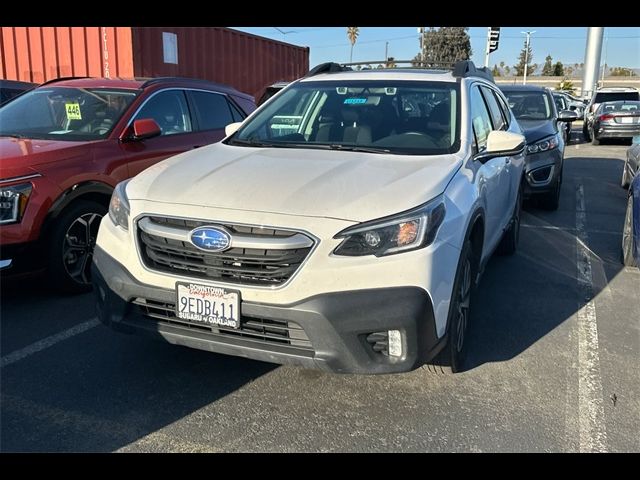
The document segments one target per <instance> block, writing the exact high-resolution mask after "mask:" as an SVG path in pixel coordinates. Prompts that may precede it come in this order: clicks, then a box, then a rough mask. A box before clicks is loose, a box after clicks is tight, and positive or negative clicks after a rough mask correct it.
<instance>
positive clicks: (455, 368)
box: [424, 240, 476, 374]
mask: <svg viewBox="0 0 640 480" xmlns="http://www.w3.org/2000/svg"><path fill="white" fill-rule="evenodd" d="M475 271H476V264H475V258H474V255H473V248H472V245H471V242H470V241H469V240H467V241H466V242H465V244H464V247H463V249H462V252H461V255H460V260H459V262H458V270H457V272H456V277H455V278H456V279H455V282H454V285H453V292H452V295H451V303H450V305H449V315H448V317H447V328H448V332H447V335H448V337H447V344H446V345H445V346H444V348H443V349H442V351H441V352H440V353H439V354H438V355H437V356H436V358H434V359H433V360H431V361H430V362H429V364H427V365H425V366H424V368H425V369H426V370H429V371H430V372H432V373H439V374H449V373H458V372H460V371H462V368H463V363H464V360H465V357H466V353H467V348H466V347H467V344H468V343H469V342H468V339H467V337H468V332H469V313H470V306H471V290H472V287H473V284H474V275H475Z"/></svg>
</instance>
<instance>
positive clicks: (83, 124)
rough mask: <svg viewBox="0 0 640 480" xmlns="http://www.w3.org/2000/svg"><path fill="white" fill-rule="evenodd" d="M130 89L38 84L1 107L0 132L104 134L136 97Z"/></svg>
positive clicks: (49, 136) (57, 136) (69, 136)
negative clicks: (41, 86) (43, 85)
mask: <svg viewBox="0 0 640 480" xmlns="http://www.w3.org/2000/svg"><path fill="white" fill-rule="evenodd" d="M136 95H137V92H135V91H132V90H116V89H104V88H90V89H85V88H68V87H51V88H46V87H44V88H38V89H36V90H33V91H31V92H28V93H25V94H24V95H22V96H20V97H18V98H16V99H15V100H13V101H11V102H9V103H8V104H6V105H4V106H3V107H1V108H0V136H15V137H20V138H22V137H24V138H34V139H46V140H71V141H87V140H98V139H101V138H105V137H106V136H107V135H108V134H109V133H110V132H111V130H112V129H113V127H114V126H115V124H116V123H117V122H118V120H119V119H120V117H121V116H122V114H123V113H124V111H125V110H126V109H127V107H128V106H129V104H131V102H132V101H133V99H134V98H135V97H136Z"/></svg>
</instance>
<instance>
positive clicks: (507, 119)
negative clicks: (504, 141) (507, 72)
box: [493, 92, 511, 130]
mask: <svg viewBox="0 0 640 480" xmlns="http://www.w3.org/2000/svg"><path fill="white" fill-rule="evenodd" d="M493 93H494V95H495V97H496V98H497V99H498V105H500V110H502V114H503V116H504V125H505V127H504V129H505V130H507V129H508V128H509V125H510V124H511V110H510V109H509V104H508V103H507V101H506V100H505V99H504V98H503V97H502V96H501V95H500V94H498V93H496V92H493Z"/></svg>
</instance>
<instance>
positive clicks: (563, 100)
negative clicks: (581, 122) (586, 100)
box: [552, 91, 584, 143]
mask: <svg viewBox="0 0 640 480" xmlns="http://www.w3.org/2000/svg"><path fill="white" fill-rule="evenodd" d="M552 93H553V100H554V101H555V103H556V110H557V111H558V112H562V111H564V110H571V111H574V112H576V115H577V116H578V118H580V114H579V113H578V111H577V110H576V108H575V105H573V107H574V108H571V106H572V104H573V103H575V102H572V101H570V100H569V97H568V96H567V95H565V94H564V93H562V92H556V91H554V92H552ZM582 106H583V107H584V104H583V105H582ZM564 125H565V128H566V135H565V143H569V141H570V140H571V122H565V123H564ZM560 128H562V126H561V127H560Z"/></svg>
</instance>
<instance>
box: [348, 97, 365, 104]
mask: <svg viewBox="0 0 640 480" xmlns="http://www.w3.org/2000/svg"><path fill="white" fill-rule="evenodd" d="M344 103H345V104H346V105H361V104H363V103H367V99H366V98H345V99H344Z"/></svg>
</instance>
